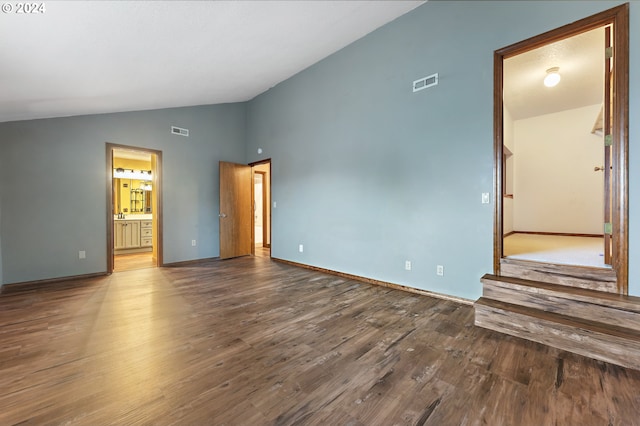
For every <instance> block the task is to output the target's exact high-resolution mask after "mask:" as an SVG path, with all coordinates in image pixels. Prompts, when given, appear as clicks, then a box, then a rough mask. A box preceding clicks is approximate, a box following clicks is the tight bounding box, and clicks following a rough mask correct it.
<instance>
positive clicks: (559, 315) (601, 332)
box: [475, 274, 640, 370]
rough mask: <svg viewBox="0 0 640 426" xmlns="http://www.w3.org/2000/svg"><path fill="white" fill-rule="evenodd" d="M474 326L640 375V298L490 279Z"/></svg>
mask: <svg viewBox="0 0 640 426" xmlns="http://www.w3.org/2000/svg"><path fill="white" fill-rule="evenodd" d="M480 281H481V282H482V284H483V292H482V297H481V298H480V299H478V300H477V301H476V303H475V324H476V325H477V326H480V327H484V328H488V329H491V330H495V331H498V332H501V333H505V334H509V335H512V336H516V337H521V338H523V339H528V340H532V341H535V342H539V343H543V344H545V345H549V346H553V347H555V348H558V349H563V350H566V351H569V352H574V353H577V354H580V355H584V356H587V357H590V358H595V359H599V360H601V361H606V362H610V363H613V364H617V365H620V366H623V367H628V368H633V369H636V370H640V297H634V296H623V295H619V294H614V293H609V292H603V291H596V290H589V289H584V288H578V287H568V286H564V285H559V284H550V283H542V282H538V281H531V280H526V279H522V278H515V277H506V276H496V275H490V274H487V275H485V276H483V277H482V279H481V280H480Z"/></svg>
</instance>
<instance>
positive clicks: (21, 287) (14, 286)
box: [0, 272, 109, 294]
mask: <svg viewBox="0 0 640 426" xmlns="http://www.w3.org/2000/svg"><path fill="white" fill-rule="evenodd" d="M107 275H109V274H108V273H107V272H94V273H92V274H82V275H70V276H67V277H58V278H47V279H45V280H34V281H22V282H19V283H9V284H3V285H2V286H0V294H6V293H13V292H18V291H25V290H28V289H27V287H30V286H33V287H41V286H43V285H48V284H56V283H60V282H64V281H76V280H82V279H88V278H97V277H105V276H107Z"/></svg>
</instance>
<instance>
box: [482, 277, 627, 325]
mask: <svg viewBox="0 0 640 426" xmlns="http://www.w3.org/2000/svg"><path fill="white" fill-rule="evenodd" d="M480 281H481V282H482V283H483V290H482V295H483V297H485V298H489V299H494V300H499V301H502V302H506V303H511V304H514V305H522V306H527V307H529V308H537V309H539V310H543V311H549V312H555V313H558V314H564V315H568V316H571V317H575V318H583V319H587V320H593V321H598V322H601V323H605V324H612V325H617V326H620V327H626V328H634V329H639V330H640V297H634V296H624V295H620V294H614V293H608V292H603V291H596V290H587V289H583V288H577V287H567V286H563V285H558V284H548V283H541V282H536V281H531V280H526V279H522V278H514V277H503V276H496V275H491V274H487V275H485V276H483V277H482V278H481V279H480Z"/></svg>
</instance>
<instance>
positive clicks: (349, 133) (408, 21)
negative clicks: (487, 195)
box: [0, 1, 640, 299]
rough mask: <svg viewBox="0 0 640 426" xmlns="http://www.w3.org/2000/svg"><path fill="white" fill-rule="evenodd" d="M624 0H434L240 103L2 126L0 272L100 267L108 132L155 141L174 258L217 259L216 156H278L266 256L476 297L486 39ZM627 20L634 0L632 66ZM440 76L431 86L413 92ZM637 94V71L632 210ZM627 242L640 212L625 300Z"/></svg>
mask: <svg viewBox="0 0 640 426" xmlns="http://www.w3.org/2000/svg"><path fill="white" fill-rule="evenodd" d="M619 3H620V2H596V1H594V2H591V1H586V2H582V1H581V2H578V1H571V2H537V1H536V2H523V1H518V2H502V1H499V2H479V1H475V2H454V1H429V2H428V3H426V4H425V5H423V6H421V7H420V8H418V9H416V10H414V11H413V12H411V13H409V14H407V15H405V16H403V17H401V18H399V19H397V20H396V21H394V22H392V23H390V24H389V25H386V26H385V27H383V28H381V29H379V30H377V31H375V32H374V33H372V34H370V35H368V36H366V37H364V38H363V39H361V40H359V41H357V42H355V43H353V44H352V45H350V46H348V47H346V48H345V49H343V50H341V51H339V52H337V53H336V54H334V55H332V56H330V57H329V58H327V59H325V60H323V61H321V62H319V63H318V64H316V65H314V66H312V67H310V68H308V69H307V70H305V71H303V72H301V73H299V74H298V75H296V76H294V77H292V78H290V79H289V80H287V81H285V82H283V83H281V84H280V85H278V86H276V87H275V88H273V89H272V90H270V91H268V92H266V93H265V94H263V95H261V96H259V97H257V98H256V99H254V100H253V101H251V102H249V103H247V104H234V105H218V106H208V107H193V108H177V109H168V110H161V111H146V112H133V113H121V114H109V115H99V116H86V117H75V118H63V119H51V120H35V121H26V122H14V123H4V124H0V135H1V140H0V204H1V206H2V212H1V213H2V217H1V219H0V253H1V256H2V260H1V261H0V264H1V265H2V267H1V268H0V283H1V282H4V283H11V282H21V281H29V280H36V279H45V278H53V277H58V276H68V275H77V274H84V273H92V272H100V271H104V270H105V268H106V220H105V211H106V200H105V198H106V196H105V188H104V185H105V176H104V173H105V170H104V168H105V158H104V155H105V153H104V151H105V149H104V144H105V142H112V143H117V144H125V145H135V146H141V147H148V148H153V149H159V150H162V151H163V154H164V172H165V174H164V238H165V240H164V243H165V244H164V247H165V261H166V262H176V261H181V260H190V259H198V258H206V257H212V256H217V255H218V254H219V247H218V219H217V213H218V167H217V163H218V161H219V160H227V161H236V162H251V161H257V160H260V159H264V158H272V178H273V181H272V191H273V201H275V202H276V203H277V207H276V208H275V209H273V240H272V252H273V256H275V257H279V258H283V259H288V260H292V261H296V262H301V263H306V264H310V265H315V266H319V267H323V268H328V269H333V270H337V271H342V272H347V273H351V274H356V275H361V276H365V277H370V278H374V279H379V280H384V281H390V282H394V283H399V284H404V285H409V286H413V287H416V288H420V289H426V290H430V291H436V292H441V293H446V294H450V295H455V296H460V297H465V298H469V299H475V298H477V297H478V296H479V295H480V291H481V287H480V282H479V278H480V276H482V274H484V273H486V272H490V271H491V269H492V256H493V252H492V235H493V230H492V226H493V205H492V204H490V205H483V204H481V203H480V197H481V193H482V192H492V189H493V171H492V167H493V160H492V149H493V148H492V144H493V142H492V138H493V130H492V123H493V114H492V107H493V100H492V96H493V80H492V78H493V77H492V76H493V63H492V59H493V51H494V50H496V49H498V48H501V47H504V46H507V45H509V44H512V43H514V42H517V41H520V40H523V39H526V38H528V37H531V36H533V35H536V34H539V33H542V32H544V31H547V30H550V29H553V28H556V27H559V26H562V25H564V24H566V23H569V22H572V21H575V20H577V19H581V18H584V17H586V16H589V15H591V14H594V13H597V12H600V11H602V10H605V9H607V8H610V7H613V6H615V5H616V4H619ZM637 22H640V5H639V4H637V3H633V4H632V5H631V37H630V38H631V39H630V51H631V58H630V61H631V62H630V75H631V76H634V75H637V74H638V70H640V53H639V52H640V50H639V48H640V28H639V27H638V26H637V25H635V23H637ZM436 72H437V73H439V75H440V84H439V85H438V86H436V87H434V88H432V89H429V90H425V91H422V92H418V93H416V94H413V93H412V92H411V88H410V86H411V82H412V81H413V80H415V79H417V78H419V77H423V76H426V75H429V74H432V73H436ZM639 103H640V85H639V84H638V83H637V82H636V80H635V79H633V78H631V82H630V129H629V130H630V199H629V201H630V217H631V218H635V217H640V197H638V196H636V195H635V194H636V193H637V191H636V190H635V182H638V181H640V155H638V154H636V147H635V144H636V143H637V139H638V137H637V135H639V134H640V104H639ZM245 111H246V116H245ZM170 125H176V126H180V127H187V128H189V129H190V131H191V137H190V138H188V139H185V138H181V137H177V136H172V135H170V134H169V131H168V130H169V126H170ZM258 148H262V149H263V153H262V154H260V155H259V154H257V149H258ZM492 197H493V194H492ZM492 202H493V200H492ZM192 239H197V240H198V246H197V247H191V246H190V241H191V240H192ZM637 241H640V226H639V225H638V223H637V222H633V221H632V222H631V224H630V249H629V250H630V251H629V258H630V259H631V262H630V293H631V294H634V295H640V265H637V264H635V263H634V262H633V259H635V258H637V257H638V256H639V255H640V253H639V250H638V245H637V244H636V242H637ZM299 244H304V252H303V253H299V252H298V245H299ZM78 250H86V251H87V259H86V260H84V261H80V260H78ZM405 260H410V261H412V263H413V269H412V271H405V270H404V263H405ZM436 265H444V268H445V271H444V272H445V273H444V276H443V277H438V276H436V273H435V272H436Z"/></svg>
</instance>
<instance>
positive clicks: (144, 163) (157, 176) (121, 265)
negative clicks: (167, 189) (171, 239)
mask: <svg viewBox="0 0 640 426" xmlns="http://www.w3.org/2000/svg"><path fill="white" fill-rule="evenodd" d="M161 164H162V152H161V151H156V150H149V149H146V148H138V147H132V146H124V145H116V144H107V174H108V184H107V192H108V202H107V206H108V207H107V229H108V234H107V245H108V246H107V271H108V273H111V272H114V271H116V272H118V271H125V270H134V269H144V268H152V267H157V266H162V234H161V229H162V227H161V223H162V188H161Z"/></svg>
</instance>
